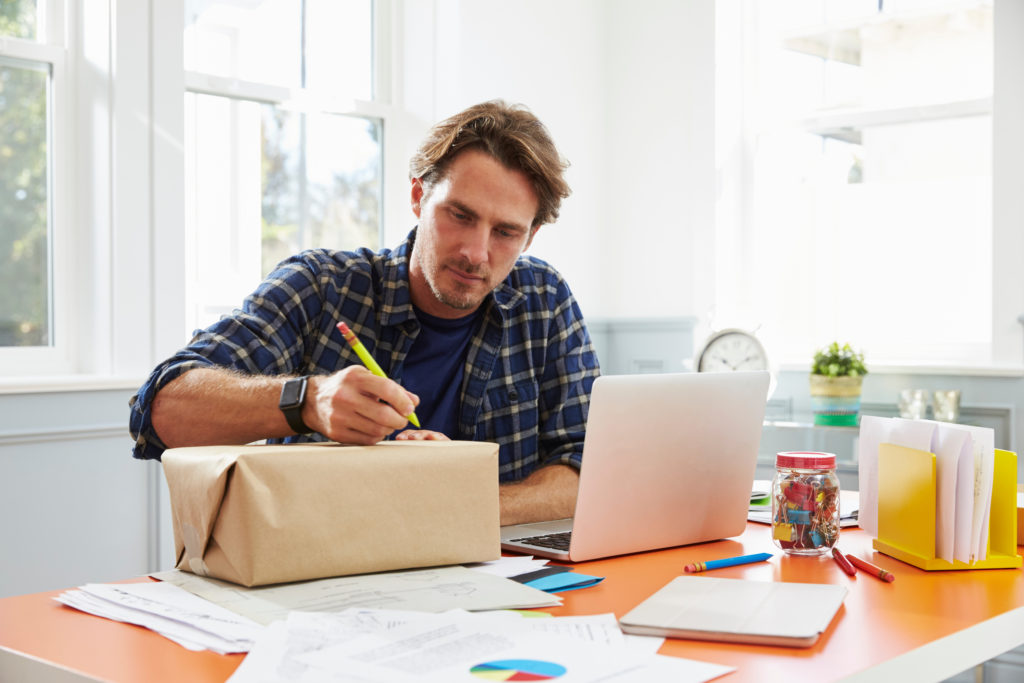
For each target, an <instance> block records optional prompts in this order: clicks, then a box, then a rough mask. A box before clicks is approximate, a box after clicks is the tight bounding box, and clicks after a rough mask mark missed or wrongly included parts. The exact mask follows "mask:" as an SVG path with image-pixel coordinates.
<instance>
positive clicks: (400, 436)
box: [395, 429, 451, 441]
mask: <svg viewBox="0 0 1024 683" xmlns="http://www.w3.org/2000/svg"><path fill="white" fill-rule="evenodd" d="M395 441H451V439H449V438H448V437H447V436H445V435H444V434H442V433H441V432H435V431H432V430H430V429H407V430H405V431H404V432H398V433H397V434H395Z"/></svg>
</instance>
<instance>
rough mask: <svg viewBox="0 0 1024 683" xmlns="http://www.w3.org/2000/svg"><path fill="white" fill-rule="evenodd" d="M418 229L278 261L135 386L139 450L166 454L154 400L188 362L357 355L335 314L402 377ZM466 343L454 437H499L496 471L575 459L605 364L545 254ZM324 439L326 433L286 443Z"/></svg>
mask: <svg viewBox="0 0 1024 683" xmlns="http://www.w3.org/2000/svg"><path fill="white" fill-rule="evenodd" d="M415 235H416V232H415V230H413V232H412V233H410V235H409V237H408V238H407V239H406V241H405V242H404V243H402V244H401V245H400V246H399V247H398V248H397V249H395V250H394V251H392V250H390V249H384V250H381V251H380V252H378V253H374V252H373V251H371V250H369V249H361V250H358V251H354V252H342V251H328V250H324V249H314V250H309V251H305V252H302V253H301V254H298V255H296V256H293V257H292V258H290V259H288V260H286V261H284V262H283V263H281V264H280V265H279V266H278V267H277V269H276V270H275V271H274V272H273V273H271V274H270V276H269V277H268V278H267V279H266V280H265V281H264V282H263V283H262V284H260V286H259V287H258V288H257V289H256V291H255V292H253V293H252V294H251V295H249V297H247V298H246V300H245V302H244V303H243V304H242V309H241V310H236V311H235V312H234V313H233V314H232V315H230V316H225V317H224V318H222V319H221V320H219V321H218V322H216V323H214V324H213V325H211V326H210V327H209V328H207V329H205V330H202V331H199V332H197V333H196V336H195V337H193V339H192V341H191V342H190V343H189V345H188V346H186V347H185V348H183V349H182V350H180V351H178V352H177V353H176V354H175V355H174V356H172V357H171V358H169V359H168V360H166V361H164V362H163V363H161V364H160V365H158V366H157V367H156V369H155V370H153V373H152V374H151V375H150V376H149V379H148V380H147V381H146V383H145V384H144V385H143V386H142V387H141V388H140V389H139V391H138V393H137V394H136V395H135V396H134V397H132V399H131V401H130V404H131V420H130V429H131V434H132V437H133V438H134V439H135V448H134V451H133V455H134V457H136V458H156V459H159V458H160V455H161V453H163V451H164V449H165V446H164V444H163V443H162V442H161V441H160V438H159V436H157V434H156V432H154V431H153V424H152V419H151V413H150V411H151V408H152V405H153V398H154V396H155V395H156V393H157V392H158V391H159V390H160V388H161V387H163V386H164V385H166V384H167V383H168V382H170V381H171V380H173V379H175V378H176V377H178V376H179V375H181V374H182V373H184V372H185V371H187V370H190V369H192V368H197V367H209V366H222V367H228V368H233V369H235V370H238V371H239V372H243V373H247V374H263V375H307V374H330V373H333V372H336V371H338V370H341V369H342V368H344V367H347V366H349V365H353V364H359V362H360V361H359V358H358V357H357V356H356V355H355V353H354V352H353V351H352V350H351V349H350V348H349V346H348V344H347V343H346V342H345V339H344V338H343V337H342V335H341V333H340V332H338V330H337V329H336V327H335V326H336V324H337V323H338V322H339V321H342V320H344V321H345V322H347V323H348V325H349V327H351V328H352V330H353V331H354V332H355V333H356V335H357V336H358V337H359V338H360V340H362V342H363V344H364V345H365V346H366V348H367V349H368V350H369V351H370V353H371V354H373V356H374V357H375V358H376V359H377V362H378V363H379V364H380V366H381V368H383V370H384V372H385V373H387V375H388V377H390V378H392V379H393V380H395V381H396V382H398V383H399V384H401V382H402V365H403V362H404V361H405V357H406V355H407V354H408V353H409V349H410V347H411V346H412V344H413V342H414V341H415V340H416V336H417V335H418V334H419V331H420V324H419V322H418V321H417V320H416V316H415V313H414V310H413V305H412V300H411V298H410V293H409V255H410V253H411V250H412V244H413V241H414V240H415ZM482 307H483V309H484V310H483V315H482V323H481V326H480V329H479V330H477V331H476V333H475V334H474V336H473V339H472V341H471V342H470V345H469V349H468V352H467V356H466V365H465V372H464V378H463V384H462V402H461V407H460V412H459V416H458V434H449V435H448V436H450V437H452V438H456V439H469V440H475V441H490V442H496V443H497V444H499V447H500V451H499V453H500V456H499V457H500V464H499V478H500V480H501V481H503V482H506V481H517V480H519V479H522V478H524V477H526V476H527V475H529V474H530V473H531V472H533V471H534V470H535V469H537V468H538V467H541V466H544V465H550V464H555V463H562V464H565V465H571V466H574V467H577V468H578V467H579V466H580V462H581V457H582V451H583V436H584V430H585V426H586V419H587V409H588V406H589V401H590V388H591V386H592V384H593V382H594V379H595V378H596V377H597V376H598V374H599V372H600V370H599V367H598V362H597V355H596V354H595V353H594V349H593V346H592V345H591V342H590V336H589V334H588V333H587V329H586V326H585V325H584V323H583V317H582V314H581V313H580V310H579V306H577V304H576V301H575V299H574V298H573V296H572V293H571V292H570V291H569V287H568V285H567V284H566V283H565V281H564V280H563V279H562V277H561V276H560V275H559V274H558V272H557V271H555V269H554V268H552V267H551V266H549V265H548V264H546V263H545V262H543V261H541V260H539V259H536V258H533V257H529V256H521V257H520V258H519V260H518V261H517V262H516V265H515V267H514V268H513V269H512V272H511V273H510V274H509V276H508V278H507V279H506V280H505V281H504V282H503V283H502V284H501V285H499V286H498V287H496V288H495V289H494V290H493V291H492V292H491V294H490V295H488V297H487V298H486V299H485V300H484V302H483V304H482ZM310 440H317V441H322V440H324V437H323V436H321V435H320V434H312V435H309V436H293V437H288V438H287V439H283V441H284V442H298V441H310Z"/></svg>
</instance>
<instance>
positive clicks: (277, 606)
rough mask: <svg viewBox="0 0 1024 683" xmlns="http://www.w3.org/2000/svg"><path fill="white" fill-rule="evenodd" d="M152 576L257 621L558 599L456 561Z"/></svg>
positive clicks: (518, 605)
mask: <svg viewBox="0 0 1024 683" xmlns="http://www.w3.org/2000/svg"><path fill="white" fill-rule="evenodd" d="M152 576H153V578H155V579H160V580H161V581H167V582H168V583H173V584H174V585H176V586H179V587H181V588H184V589H185V590H187V591H189V592H191V593H195V594H196V595H198V596H199V597H202V598H205V599H207V600H209V601H210V602H214V603H216V604H218V605H220V606H221V607H224V608H227V609H229V610H231V611H233V612H236V613H238V614H241V615H243V616H246V617H248V618H250V619H252V620H253V621H256V622H258V623H260V624H269V623H270V622H272V621H275V620H278V619H284V618H285V617H286V616H287V615H288V612H290V611H293V610H298V611H303V612H340V611H342V610H345V609H349V608H363V607H365V608H385V609H401V610H412V611H416V612H444V611H445V610H449V609H464V610H470V611H481V610H497V609H531V608H533V607H551V606H554V605H560V604H562V600H561V599H560V598H559V597H558V596H555V595H551V594H550V593H545V592H544V591H541V590H537V589H536V588H531V587H529V586H524V585H522V584H519V583H516V582H515V581H511V580H509V579H506V578H502V577H500V576H494V575H493V574H487V573H484V572H478V571H473V570H471V569H466V568H465V567H461V566H454V567H434V568H432V569H414V570H410V571H403V572H386V573H383V574H361V575H358V576H339V577H336V578H333V579H318V580H316V581H301V582H297V583H285V584H280V585H276V586H257V587H255V588H245V587H243V586H239V585H237V584H233V583H227V582H225V581H220V580H218V579H211V578H207V577H202V576H196V575H195V574H190V573H188V572H183V571H179V570H177V569H172V570H170V571H165V572H159V573H156V574H152Z"/></svg>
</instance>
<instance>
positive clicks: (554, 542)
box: [512, 531, 572, 550]
mask: <svg viewBox="0 0 1024 683" xmlns="http://www.w3.org/2000/svg"><path fill="white" fill-rule="evenodd" d="M571 536H572V532H571V531H562V532H560V533H557V534H545V535H543V536H529V537H527V538H515V539H512V540H514V541H515V542H516V543H529V544H530V545H536V546H540V547H541V548H552V549H554V550H568V549H569V539H570V537H571Z"/></svg>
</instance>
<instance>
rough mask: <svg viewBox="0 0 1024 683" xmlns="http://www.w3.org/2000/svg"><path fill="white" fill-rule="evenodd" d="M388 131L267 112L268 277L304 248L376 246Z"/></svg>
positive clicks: (351, 120) (330, 118) (338, 119)
mask: <svg viewBox="0 0 1024 683" xmlns="http://www.w3.org/2000/svg"><path fill="white" fill-rule="evenodd" d="M380 160H381V148H380V126H379V124H378V123H377V122H375V121H372V120H368V119H363V118H358V117H349V116H338V115H331V114H303V113H297V112H290V111H286V110H282V109H276V108H274V107H271V106H269V105H268V106H264V107H263V168H264V175H263V240H262V245H263V259H262V260H263V272H264V273H268V272H270V270H271V269H273V267H274V266H275V265H276V264H277V263H278V262H280V261H281V259H283V258H286V257H287V256H289V255H291V254H294V253H296V252H298V251H300V250H302V249H309V248H311V247H329V248H332V249H339V248H342V249H351V248H355V247H362V246H365V247H376V246H377V244H378V242H379V241H380V240H379V234H380V207H381V182H382V181H381V163H380Z"/></svg>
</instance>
